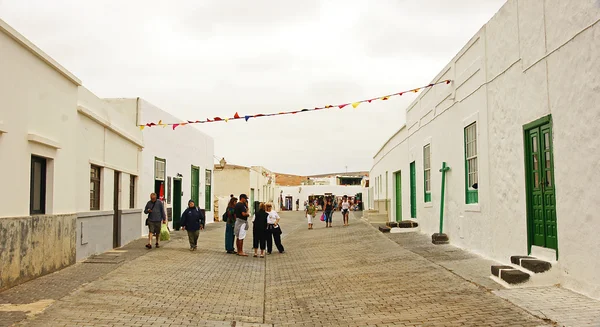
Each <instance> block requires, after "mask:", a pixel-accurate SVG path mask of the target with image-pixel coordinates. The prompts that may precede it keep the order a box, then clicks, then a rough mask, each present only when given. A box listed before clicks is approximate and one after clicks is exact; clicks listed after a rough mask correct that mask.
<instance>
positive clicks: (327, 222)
mask: <svg viewBox="0 0 600 327" xmlns="http://www.w3.org/2000/svg"><path fill="white" fill-rule="evenodd" d="M324 213H325V227H332V226H331V220H332V215H333V205H332V204H331V200H330V199H327V202H326V203H325V208H324Z"/></svg>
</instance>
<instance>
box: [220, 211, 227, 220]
mask: <svg viewBox="0 0 600 327" xmlns="http://www.w3.org/2000/svg"><path fill="white" fill-rule="evenodd" d="M221 218H223V221H224V222H227V211H225V212H224V213H223V216H222V217H221Z"/></svg>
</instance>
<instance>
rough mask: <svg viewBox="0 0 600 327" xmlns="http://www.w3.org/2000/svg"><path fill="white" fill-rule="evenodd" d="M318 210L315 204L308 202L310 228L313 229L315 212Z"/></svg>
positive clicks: (307, 210)
mask: <svg viewBox="0 0 600 327" xmlns="http://www.w3.org/2000/svg"><path fill="white" fill-rule="evenodd" d="M316 212H317V208H315V205H314V204H313V203H312V202H311V203H309V204H308V206H307V207H306V211H305V213H306V219H307V220H308V229H313V222H312V220H313V218H315V213H316Z"/></svg>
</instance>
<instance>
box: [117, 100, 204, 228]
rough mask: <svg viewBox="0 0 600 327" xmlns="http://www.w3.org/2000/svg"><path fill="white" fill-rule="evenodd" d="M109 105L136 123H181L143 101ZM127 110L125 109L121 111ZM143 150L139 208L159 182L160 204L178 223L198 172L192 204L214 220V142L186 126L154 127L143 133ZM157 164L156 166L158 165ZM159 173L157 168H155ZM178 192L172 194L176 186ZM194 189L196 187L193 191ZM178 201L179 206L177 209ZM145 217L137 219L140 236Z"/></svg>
mask: <svg viewBox="0 0 600 327" xmlns="http://www.w3.org/2000/svg"><path fill="white" fill-rule="evenodd" d="M110 102H111V103H112V104H113V105H114V106H117V107H122V108H124V109H123V110H124V111H126V112H129V113H136V112H137V122H138V124H143V123H146V122H151V121H153V122H157V121H159V120H163V121H165V122H172V121H181V119H179V118H176V117H174V116H173V115H171V114H169V113H168V112H166V111H164V110H162V109H160V108H158V107H156V106H154V105H152V104H150V103H149V102H147V101H145V100H143V99H139V98H138V99H111V100H110ZM125 108H127V109H125ZM143 139H144V151H143V152H142V161H143V173H142V174H141V176H140V181H139V185H140V188H139V192H138V194H139V197H138V201H139V203H140V207H141V208H142V209H143V208H144V206H145V205H146V203H147V202H148V201H149V200H150V194H151V193H154V192H155V193H157V194H159V189H160V188H159V187H157V185H158V184H159V183H161V182H162V183H163V192H164V202H165V207H166V208H167V211H168V214H169V215H170V216H171V218H172V219H173V221H170V222H169V225H170V227H171V228H173V223H174V222H175V224H177V223H178V221H179V218H180V216H181V213H183V211H184V210H185V208H187V203H188V201H189V200H190V199H192V197H193V195H192V192H193V188H192V170H194V171H197V173H198V185H197V190H198V194H197V199H194V200H195V201H196V202H197V203H196V205H197V206H198V207H199V208H201V209H205V210H206V223H211V222H213V221H214V214H213V200H212V192H213V188H214V180H213V179H214V178H213V162H214V159H213V155H214V140H213V138H212V137H210V136H208V135H207V134H205V133H203V132H202V131H200V130H198V129H197V128H195V127H193V126H190V125H187V126H180V127H179V128H177V129H175V130H173V129H172V127H171V126H166V127H161V126H155V127H152V128H145V129H144V130H143ZM157 161H159V162H161V161H162V162H164V176H158V175H162V172H158V171H157V166H156V165H157ZM159 165H160V164H159ZM158 170H161V168H158ZM157 180H160V181H158V183H157ZM194 184H195V183H194ZM178 186H180V187H181V193H180V194H176V189H177V187H178ZM195 189H196V188H195ZM178 201H179V205H180V206H179V207H178V206H177V204H178ZM144 222H145V216H143V217H142V219H140V227H141V230H142V233H143V234H144V235H147V234H148V228H147V227H146V226H144Z"/></svg>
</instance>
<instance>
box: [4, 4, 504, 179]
mask: <svg viewBox="0 0 600 327" xmlns="http://www.w3.org/2000/svg"><path fill="white" fill-rule="evenodd" d="M504 2H505V1H504V0H453V1H448V0H395V1H391V0H376V1H375V0H373V1H358V0H350V1H348V0H346V1H341V0H340V1H317V0H296V1H287V0H279V1H277V0H270V1H266V0H253V1H248V0H237V1H218V0H213V1H208V0H206V1H201V0H178V1H166V0H164V1H155V0H121V1H116V0H113V1H109V0H102V1H101V0H85V1H82V0H70V1H67V0H52V1H48V0H0V18H2V19H3V20H5V21H6V22H7V23H8V24H10V25H12V26H13V27H14V28H15V29H16V30H18V31H19V32H20V33H21V34H23V35H24V36H25V37H27V38H28V39H30V40H31V41H32V42H33V43H35V44H36V45H37V46H38V47H40V48H41V49H42V50H43V51H45V52H46V53H48V54H49V55H50V56H51V57H53V58H54V59H55V60H57V61H58V62H59V63H60V64H62V65H63V66H64V67H66V68H67V69H68V70H70V71H71V72H72V73H74V74H75V75H76V76H77V77H79V78H80V79H81V80H82V81H83V84H84V86H86V87H87V88H88V89H90V90H91V91H92V92H94V93H95V94H96V95H98V96H99V97H141V98H144V99H146V100H147V101H149V102H151V103H153V104H155V105H157V106H159V107H161V108H162V109H164V110H166V111H169V112H171V113H172V114H174V115H175V116H177V117H180V118H181V119H183V120H204V119H206V118H207V117H210V118H212V117H215V116H221V117H224V116H233V114H234V113H235V112H236V111H237V112H239V114H240V115H242V116H243V115H246V114H255V113H271V112H279V111H288V110H297V109H302V108H314V107H321V106H325V105H329V104H331V105H337V104H342V103H348V102H354V101H357V100H363V99H369V98H373V97H377V96H382V95H386V94H390V93H394V92H399V91H403V90H405V89H410V88H414V87H418V86H422V85H424V84H428V83H429V82H430V81H431V80H432V79H433V78H434V77H435V75H437V73H438V72H439V71H440V70H441V69H442V68H443V67H444V66H445V65H446V64H447V63H448V62H449V61H450V60H451V59H452V57H453V56H454V55H456V53H457V52H458V51H459V50H460V49H461V48H462V47H463V46H464V44H465V43H466V42H467V41H468V40H469V39H470V38H471V37H472V36H473V35H474V34H475V33H476V32H477V31H478V30H479V29H480V28H481V26H482V25H483V24H485V23H486V22H487V21H488V20H489V19H490V18H491V17H492V16H493V15H494V14H495V13H496V12H497V11H498V9H500V7H501V6H502V4H503V3H504ZM415 97H416V96H415V95H409V96H402V97H395V98H392V99H391V100H389V101H385V102H383V101H379V102H377V103H375V102H374V103H372V104H363V105H361V106H359V107H358V108H357V109H353V108H352V107H346V108H345V109H344V110H327V111H317V112H313V113H303V114H298V115H285V116H281V117H271V118H259V119H251V120H250V121H249V122H244V121H241V120H240V121H235V122H229V123H213V124H203V125H197V127H191V126H185V127H183V128H199V129H201V130H203V131H204V132H206V133H208V134H209V135H211V136H212V137H214V139H215V155H216V156H218V157H225V159H226V160H227V162H229V163H233V164H239V165H262V166H265V167H266V168H268V169H271V170H274V171H277V172H283V173H293V174H318V173H328V172H340V171H345V170H346V169H348V170H349V171H358V170H370V168H371V164H372V161H373V155H374V154H375V152H376V151H377V150H378V149H379V148H380V147H381V146H382V145H383V143H384V142H385V141H386V140H387V139H388V138H389V137H390V136H391V135H392V134H393V133H395V132H396V131H397V130H398V129H399V128H400V126H401V125H402V124H403V123H404V119H405V109H406V107H407V106H408V105H409V104H410V102H411V101H412V100H413V99H414V98H415ZM176 132H177V130H175V131H174V133H176ZM182 141H183V142H193V140H182Z"/></svg>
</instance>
